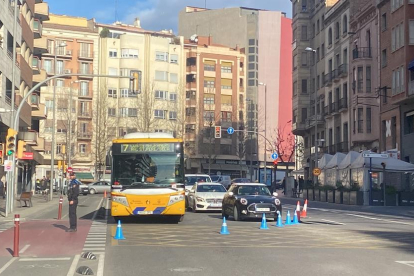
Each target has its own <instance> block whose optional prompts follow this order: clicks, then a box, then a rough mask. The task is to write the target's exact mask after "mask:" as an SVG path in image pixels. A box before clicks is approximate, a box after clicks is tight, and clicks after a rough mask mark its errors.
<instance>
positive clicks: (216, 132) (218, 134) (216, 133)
mask: <svg viewBox="0 0 414 276" xmlns="http://www.w3.org/2000/svg"><path fill="white" fill-rule="evenodd" d="M214 137H215V138H221V126H215V130H214Z"/></svg>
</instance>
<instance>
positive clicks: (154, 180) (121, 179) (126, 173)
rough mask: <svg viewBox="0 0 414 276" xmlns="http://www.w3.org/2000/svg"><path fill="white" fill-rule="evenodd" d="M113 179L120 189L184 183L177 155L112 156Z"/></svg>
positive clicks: (181, 163)
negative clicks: (120, 186)
mask: <svg viewBox="0 0 414 276" xmlns="http://www.w3.org/2000/svg"><path fill="white" fill-rule="evenodd" d="M112 166H113V171H112V173H113V178H114V181H115V182H118V183H119V184H120V185H122V188H123V189H125V188H134V189H141V188H142V189H145V188H165V187H171V185H172V184H182V183H184V175H183V173H182V172H183V171H184V168H183V167H184V164H183V161H182V158H181V157H180V154H179V153H159V152H153V153H140V154H122V155H114V156H113V164H112Z"/></svg>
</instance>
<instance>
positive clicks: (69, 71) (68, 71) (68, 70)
mask: <svg viewBox="0 0 414 276" xmlns="http://www.w3.org/2000/svg"><path fill="white" fill-rule="evenodd" d="M63 73H64V74H71V73H72V70H71V69H65V70H63Z"/></svg>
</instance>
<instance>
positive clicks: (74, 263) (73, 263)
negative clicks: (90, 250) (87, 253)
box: [67, 255, 80, 276]
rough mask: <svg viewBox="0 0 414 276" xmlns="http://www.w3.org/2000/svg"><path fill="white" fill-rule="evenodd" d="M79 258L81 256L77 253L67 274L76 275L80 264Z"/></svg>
mask: <svg viewBox="0 0 414 276" xmlns="http://www.w3.org/2000/svg"><path fill="white" fill-rule="evenodd" d="M79 258H80V255H76V256H75V258H73V262H72V264H71V265H70V268H69V271H68V274H67V276H73V275H75V272H76V267H77V266H78V262H79Z"/></svg>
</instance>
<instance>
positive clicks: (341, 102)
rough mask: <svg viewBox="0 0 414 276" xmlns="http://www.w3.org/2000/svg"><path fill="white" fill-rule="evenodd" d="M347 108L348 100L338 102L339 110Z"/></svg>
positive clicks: (343, 99)
mask: <svg viewBox="0 0 414 276" xmlns="http://www.w3.org/2000/svg"><path fill="white" fill-rule="evenodd" d="M347 108H348V98H342V99H340V100H339V109H340V110H341V109H347Z"/></svg>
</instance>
